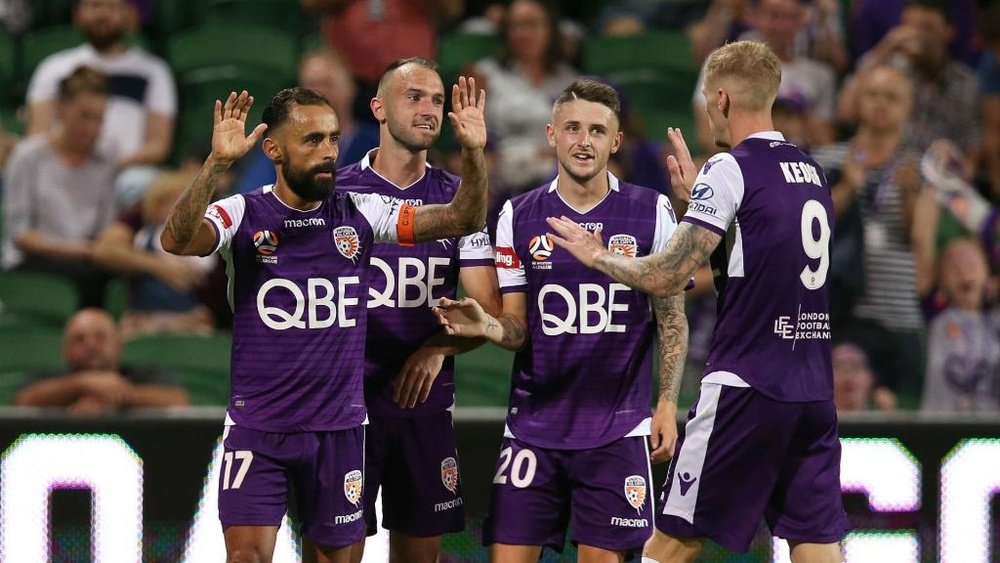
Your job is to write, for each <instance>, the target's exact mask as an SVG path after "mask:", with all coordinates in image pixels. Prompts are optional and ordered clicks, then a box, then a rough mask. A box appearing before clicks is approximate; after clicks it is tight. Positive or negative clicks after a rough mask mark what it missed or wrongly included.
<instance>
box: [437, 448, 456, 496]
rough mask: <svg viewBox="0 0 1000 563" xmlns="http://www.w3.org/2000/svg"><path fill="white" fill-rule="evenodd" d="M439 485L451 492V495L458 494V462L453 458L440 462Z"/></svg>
mask: <svg viewBox="0 0 1000 563" xmlns="http://www.w3.org/2000/svg"><path fill="white" fill-rule="evenodd" d="M441 484H443V485H444V488H446V489H448V490H449V491H451V494H453V495H457V494H458V492H457V489H458V462H456V461H455V458H453V457H446V458H444V459H442V460H441Z"/></svg>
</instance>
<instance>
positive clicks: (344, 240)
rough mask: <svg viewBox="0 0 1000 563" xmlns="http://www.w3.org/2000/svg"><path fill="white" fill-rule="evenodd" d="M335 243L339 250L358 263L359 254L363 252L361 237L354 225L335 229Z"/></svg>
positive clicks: (345, 256)
mask: <svg viewBox="0 0 1000 563" xmlns="http://www.w3.org/2000/svg"><path fill="white" fill-rule="evenodd" d="M333 244H334V246H336V247H337V252H339V253H340V255H341V256H343V257H344V258H347V259H348V260H350V261H351V262H355V263H357V260H358V254H360V253H361V239H359V238H358V232H357V231H355V230H354V227H351V226H343V227H337V228H335V229H334V230H333Z"/></svg>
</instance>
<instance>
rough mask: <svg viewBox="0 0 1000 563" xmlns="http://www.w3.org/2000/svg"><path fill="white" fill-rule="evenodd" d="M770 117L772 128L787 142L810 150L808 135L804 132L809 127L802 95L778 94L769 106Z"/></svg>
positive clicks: (806, 150)
mask: <svg viewBox="0 0 1000 563" xmlns="http://www.w3.org/2000/svg"><path fill="white" fill-rule="evenodd" d="M771 119H772V120H773V121H774V130H775V131H780V132H781V134H782V135H784V136H785V139H786V140H787V141H788V142H790V143H792V144H794V145H795V146H797V147H799V148H800V149H802V150H803V151H805V152H809V151H810V149H811V145H810V142H809V136H808V135H807V134H806V133H807V128H808V127H809V125H808V124H807V123H806V102H805V100H803V99H802V96H796V95H787V96H778V97H777V98H776V99H775V100H774V105H773V106H771Z"/></svg>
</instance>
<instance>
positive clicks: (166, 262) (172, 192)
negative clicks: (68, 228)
mask: <svg viewBox="0 0 1000 563" xmlns="http://www.w3.org/2000/svg"><path fill="white" fill-rule="evenodd" d="M194 178H195V175H194V174H190V173H183V172H174V173H167V174H164V175H162V176H160V177H159V178H157V179H156V180H155V181H154V182H153V184H152V185H151V186H150V187H149V190H148V191H147V192H146V194H145V196H143V201H142V204H141V205H136V206H134V207H132V208H130V209H128V210H126V211H124V212H122V213H121V215H119V217H118V219H117V220H116V221H115V222H114V223H112V224H111V225H110V226H109V227H108V228H107V229H105V230H104V232H103V233H102V234H101V237H100V239H99V240H98V241H97V244H96V246H95V248H94V260H95V262H97V263H98V264H100V265H101V266H103V267H104V268H106V269H108V270H111V271H114V272H116V273H119V274H124V275H127V276H128V304H127V308H126V310H125V313H124V314H123V315H122V319H121V330H122V337H123V338H125V339H126V340H128V339H130V338H134V337H136V336H139V335H143V334H149V333H157V332H198V331H209V330H211V329H212V328H213V326H214V323H213V319H212V314H211V313H210V312H209V310H208V309H207V308H205V307H204V306H203V305H201V304H200V303H199V301H198V295H197V292H196V289H197V288H198V287H199V286H201V285H203V284H204V282H205V278H206V276H207V275H208V273H209V272H210V271H211V270H212V268H213V267H214V266H215V262H216V260H215V256H206V257H197V256H174V255H172V254H168V253H167V252H165V251H164V250H163V247H162V246H160V233H161V232H162V231H163V227H164V223H165V221H166V218H167V215H168V214H169V213H170V208H171V207H173V205H174V202H175V201H177V198H178V197H180V195H181V194H182V193H183V192H184V190H185V189H187V187H188V186H189V185H191V183H192V182H193V181H194Z"/></svg>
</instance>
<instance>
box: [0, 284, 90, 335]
mask: <svg viewBox="0 0 1000 563" xmlns="http://www.w3.org/2000/svg"><path fill="white" fill-rule="evenodd" d="M0 303H2V304H3V307H2V311H3V314H4V315H6V314H15V315H20V316H22V317H27V318H30V319H35V320H37V321H39V322H42V323H48V324H51V325H53V326H56V327H62V325H63V323H65V322H66V320H67V319H69V318H70V317H71V316H72V315H73V313H75V312H76V310H77V307H78V301H77V293H76V287H75V286H74V285H73V284H72V283H71V282H70V281H68V280H66V279H65V278H61V277H58V276H53V275H49V274H41V273H33V272H4V273H2V274H0Z"/></svg>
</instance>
